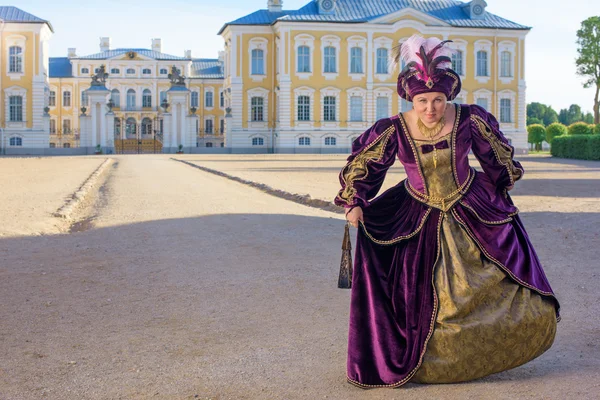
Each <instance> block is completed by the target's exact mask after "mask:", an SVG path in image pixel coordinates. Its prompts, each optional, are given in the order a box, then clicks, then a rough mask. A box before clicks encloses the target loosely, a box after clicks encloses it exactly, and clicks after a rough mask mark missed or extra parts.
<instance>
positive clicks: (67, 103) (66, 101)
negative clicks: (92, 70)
mask: <svg viewBox="0 0 600 400" xmlns="http://www.w3.org/2000/svg"><path fill="white" fill-rule="evenodd" d="M63 107H71V92H69V91H66V92H63Z"/></svg>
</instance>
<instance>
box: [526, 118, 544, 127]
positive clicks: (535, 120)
mask: <svg viewBox="0 0 600 400" xmlns="http://www.w3.org/2000/svg"><path fill="white" fill-rule="evenodd" d="M543 123H544V121H542V120H541V119H539V118H536V117H527V126H529V125H542V124H543Z"/></svg>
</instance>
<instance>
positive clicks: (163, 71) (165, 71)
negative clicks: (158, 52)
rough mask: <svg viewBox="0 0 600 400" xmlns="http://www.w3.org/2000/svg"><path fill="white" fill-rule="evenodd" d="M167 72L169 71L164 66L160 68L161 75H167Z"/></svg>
mask: <svg viewBox="0 0 600 400" xmlns="http://www.w3.org/2000/svg"><path fill="white" fill-rule="evenodd" d="M168 73H169V72H168V71H167V69H166V68H161V69H160V74H161V75H167V74H168Z"/></svg>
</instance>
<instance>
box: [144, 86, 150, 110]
mask: <svg viewBox="0 0 600 400" xmlns="http://www.w3.org/2000/svg"><path fill="white" fill-rule="evenodd" d="M142 107H152V92H150V89H144V91H143V92H142Z"/></svg>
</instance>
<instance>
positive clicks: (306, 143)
mask: <svg viewBox="0 0 600 400" xmlns="http://www.w3.org/2000/svg"><path fill="white" fill-rule="evenodd" d="M298 144H299V145H300V146H310V138H309V137H304V136H303V137H301V138H299V139H298Z"/></svg>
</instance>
